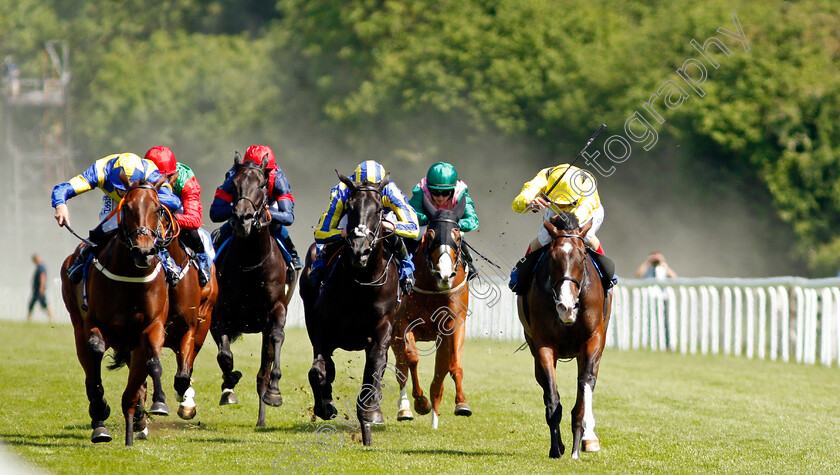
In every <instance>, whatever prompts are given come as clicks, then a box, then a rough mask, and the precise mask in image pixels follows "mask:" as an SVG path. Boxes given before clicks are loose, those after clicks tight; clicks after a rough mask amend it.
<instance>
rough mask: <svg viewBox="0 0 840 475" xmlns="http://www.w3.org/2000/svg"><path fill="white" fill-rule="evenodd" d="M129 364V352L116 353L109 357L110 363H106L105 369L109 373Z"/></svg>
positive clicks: (115, 351)
mask: <svg viewBox="0 0 840 475" xmlns="http://www.w3.org/2000/svg"><path fill="white" fill-rule="evenodd" d="M130 362H131V351H117V350H114V354H113V355H111V362H110V363H108V366H107V368H108V369H109V370H111V371H113V370H115V369H119V368H122V367H123V366H125V365H127V364H128V363H130Z"/></svg>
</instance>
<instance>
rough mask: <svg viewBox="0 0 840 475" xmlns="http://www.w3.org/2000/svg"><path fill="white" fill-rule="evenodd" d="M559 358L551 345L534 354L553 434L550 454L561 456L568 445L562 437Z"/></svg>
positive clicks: (547, 416)
mask: <svg viewBox="0 0 840 475" xmlns="http://www.w3.org/2000/svg"><path fill="white" fill-rule="evenodd" d="M556 362H557V359H556V357H555V355H554V350H553V349H552V348H551V347H548V346H544V347H540V348H539V349H538V351H537V352H536V354H535V355H534V363H535V371H534V373H535V376H536V377H537V382H538V383H539V384H540V386H542V388H543V403H545V422H546V424H548V430H549V432H550V434H551V449H550V450H549V451H548V456H549V457H551V458H560V457H562V456H563V454H564V453H565V452H566V446H564V445H563V441H562V440H561V438H560V420H561V419H562V417H563V406H562V405H561V404H560V394H559V393H558V392H557V379H556V375H555V365H556Z"/></svg>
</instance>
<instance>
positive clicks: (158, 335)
mask: <svg viewBox="0 0 840 475" xmlns="http://www.w3.org/2000/svg"><path fill="white" fill-rule="evenodd" d="M165 338H166V336H165V333H164V330H163V323H162V322H161V321H160V320H158V321H156V322H155V323H152V324H151V325H149V327H148V328H147V329H146V331H145V341H144V342H143V345H142V348H143V351H144V352H145V354H144V353H140V352H138V353H139V354H138V356H140V355H142V356H145V358H137V359H139V360H140V361H142V362H144V363H145V366H146V373H148V375H149V376H151V378H152V386H153V387H154V390H153V392H152V407H151V408H149V413H150V414H155V415H158V416H168V415H169V406H167V405H166V395H165V394H164V393H163V383H162V382H161V375H162V374H163V366H161V364H160V351H161V349H162V348H163V342H164V340H165ZM132 367H133V365H132ZM145 379H146V375H145V374H144V375H143V381H145ZM143 381H141V382H140V383H137V384H138V388H139V385H140V384H142V382H143Z"/></svg>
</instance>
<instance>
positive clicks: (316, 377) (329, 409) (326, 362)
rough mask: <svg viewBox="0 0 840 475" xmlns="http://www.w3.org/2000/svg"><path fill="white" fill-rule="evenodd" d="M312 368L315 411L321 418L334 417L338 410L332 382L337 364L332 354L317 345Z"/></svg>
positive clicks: (311, 380) (310, 371)
mask: <svg viewBox="0 0 840 475" xmlns="http://www.w3.org/2000/svg"><path fill="white" fill-rule="evenodd" d="M313 351H314V352H315V358H314V359H313V361H312V368H310V369H309V385H310V386H312V396H313V397H314V398H315V404H314V406H313V411H314V412H315V415H316V416H318V417H320V418H321V419H323V420H325V421H328V420H330V419H332V418H333V417H334V416H335V415H336V414H338V410H337V409H336V408H335V405H334V404H333V401H332V382H333V381H334V380H335V364H334V363H333V360H332V356H331V355H328V354H324V352H323V351H322V350H321V349H320V348H319V347H316V348H315V349H314V350H313Z"/></svg>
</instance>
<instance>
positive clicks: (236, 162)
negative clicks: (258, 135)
mask: <svg viewBox="0 0 840 475" xmlns="http://www.w3.org/2000/svg"><path fill="white" fill-rule="evenodd" d="M233 164H234V166H237V167H238V166H240V165H242V155H239V152H233Z"/></svg>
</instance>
